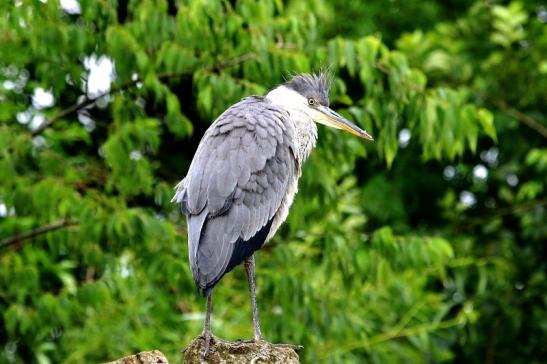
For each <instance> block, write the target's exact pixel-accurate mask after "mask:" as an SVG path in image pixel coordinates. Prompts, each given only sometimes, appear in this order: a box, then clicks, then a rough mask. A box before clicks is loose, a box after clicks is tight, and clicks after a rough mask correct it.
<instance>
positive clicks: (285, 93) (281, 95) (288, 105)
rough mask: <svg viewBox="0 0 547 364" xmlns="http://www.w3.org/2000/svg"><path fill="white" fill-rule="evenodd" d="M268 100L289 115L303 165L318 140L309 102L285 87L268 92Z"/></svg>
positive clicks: (298, 155)
mask: <svg viewBox="0 0 547 364" xmlns="http://www.w3.org/2000/svg"><path fill="white" fill-rule="evenodd" d="M266 99H268V100H270V102H271V103H272V104H275V105H277V106H278V107H280V108H282V109H284V110H286V111H287V112H288V113H289V115H290V121H291V122H292V123H293V124H294V128H295V132H296V141H295V146H296V148H297V156H296V157H297V159H298V161H299V162H300V164H301V163H302V162H304V160H305V159H306V158H308V156H309V155H310V153H311V151H312V149H313V147H315V141H316V140H317V127H316V126H315V122H314V121H313V120H312V118H311V117H310V115H309V114H310V108H309V106H308V100H307V99H306V98H305V97H304V96H302V95H300V94H299V93H298V92H296V91H294V90H292V89H290V88H288V87H285V86H279V87H276V88H275V89H273V90H271V91H270V92H268V94H267V95H266Z"/></svg>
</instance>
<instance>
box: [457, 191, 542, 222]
mask: <svg viewBox="0 0 547 364" xmlns="http://www.w3.org/2000/svg"><path fill="white" fill-rule="evenodd" d="M543 205H547V198H543V199H540V200H534V201H528V202H524V203H521V204H519V205H513V206H509V207H505V208H501V209H496V210H494V211H492V212H490V213H489V214H488V216H477V217H475V218H470V219H468V220H465V221H462V222H460V227H466V228H471V227H474V226H476V225H480V224H483V223H484V222H486V221H490V220H492V219H493V218H494V217H503V216H506V215H512V214H516V213H518V212H526V211H529V210H533V209H535V208H536V207H539V206H543Z"/></svg>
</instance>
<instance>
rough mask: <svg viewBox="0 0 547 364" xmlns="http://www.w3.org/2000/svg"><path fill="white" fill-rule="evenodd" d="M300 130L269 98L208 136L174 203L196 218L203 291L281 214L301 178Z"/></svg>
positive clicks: (240, 108)
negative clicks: (241, 245) (238, 246)
mask: <svg viewBox="0 0 547 364" xmlns="http://www.w3.org/2000/svg"><path fill="white" fill-rule="evenodd" d="M293 140H294V127H293V126H292V124H291V123H290V122H289V120H288V114H287V113H286V112H284V111H282V110H280V109H278V108H276V107H275V106H273V105H272V104H270V103H269V102H268V101H267V100H265V99H264V98H259V97H250V98H246V99H243V100H242V101H241V102H239V103H237V104H235V105H234V106H232V107H231V108H230V109H228V110H226V111H225V112H224V113H223V114H222V115H221V116H220V117H219V118H218V119H217V120H216V121H215V122H214V123H213V125H212V126H211V127H210V128H209V129H208V130H207V132H206V133H205V135H204V137H203V139H202V141H201V142H200V145H199V147H198V150H197V151H196V154H195V156H194V159H193V161H192V163H191V165H190V169H189V171H188V175H187V176H186V178H184V179H183V180H182V181H181V183H179V184H178V185H177V188H176V193H175V197H174V198H173V201H176V202H179V203H181V206H182V210H183V212H184V213H185V214H187V216H188V237H189V239H188V244H189V254H190V265H191V268H192V273H193V275H194V279H195V280H196V283H197V284H198V286H199V287H200V288H202V289H205V288H208V287H210V286H212V285H214V284H215V283H216V282H217V281H218V280H219V279H220V278H221V277H222V276H223V275H224V274H225V273H226V269H227V267H228V264H229V263H230V259H231V257H232V254H233V252H234V246H235V243H236V242H237V241H238V239H240V240H239V241H241V240H243V241H248V240H249V239H250V238H252V237H253V236H254V235H255V234H257V232H259V231H260V230H261V229H262V228H263V227H264V226H265V225H266V224H267V223H268V222H269V221H271V220H272V219H273V217H274V215H275V213H276V212H277V210H278V208H279V206H280V204H281V202H282V200H283V198H284V197H285V194H286V193H287V189H288V186H289V183H290V182H291V181H292V180H293V179H294V178H296V177H295V176H296V174H297V171H296V168H297V166H296V162H295V159H294V145H293Z"/></svg>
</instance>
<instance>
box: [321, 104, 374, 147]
mask: <svg viewBox="0 0 547 364" xmlns="http://www.w3.org/2000/svg"><path fill="white" fill-rule="evenodd" d="M316 110H317V111H319V113H318V120H316V121H317V122H319V123H321V124H324V125H327V126H330V127H333V128H336V129H343V130H345V131H348V132H350V133H351V134H353V135H357V136H358V137H360V138H363V139H367V140H374V139H373V138H372V137H371V136H370V135H369V133H367V132H366V131H364V130H363V129H361V128H360V127H358V126H357V125H355V124H353V123H351V122H350V121H349V120H347V119H346V118H344V117H343V116H342V115H340V114H338V113H337V112H336V111H334V110H332V109H331V108H329V107H326V106H323V105H319V106H317V107H316Z"/></svg>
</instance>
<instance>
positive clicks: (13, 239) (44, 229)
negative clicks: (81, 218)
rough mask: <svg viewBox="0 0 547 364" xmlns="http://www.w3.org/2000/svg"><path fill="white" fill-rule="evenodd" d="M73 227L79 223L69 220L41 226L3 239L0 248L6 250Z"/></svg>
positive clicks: (0, 241)
mask: <svg viewBox="0 0 547 364" xmlns="http://www.w3.org/2000/svg"><path fill="white" fill-rule="evenodd" d="M73 225H78V222H77V221H74V220H67V219H63V220H59V221H57V222H54V223H51V224H48V225H44V226H40V227H38V228H36V229H33V230H30V231H27V232H25V233H21V234H17V235H13V236H10V237H7V238H5V239H2V240H0V248H6V247H9V246H11V245H13V244H17V243H20V242H22V241H24V240H29V239H32V238H35V237H36V236H38V235H42V234H46V233H49V232H51V231H55V230H59V229H62V228H65V227H67V226H73Z"/></svg>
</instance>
